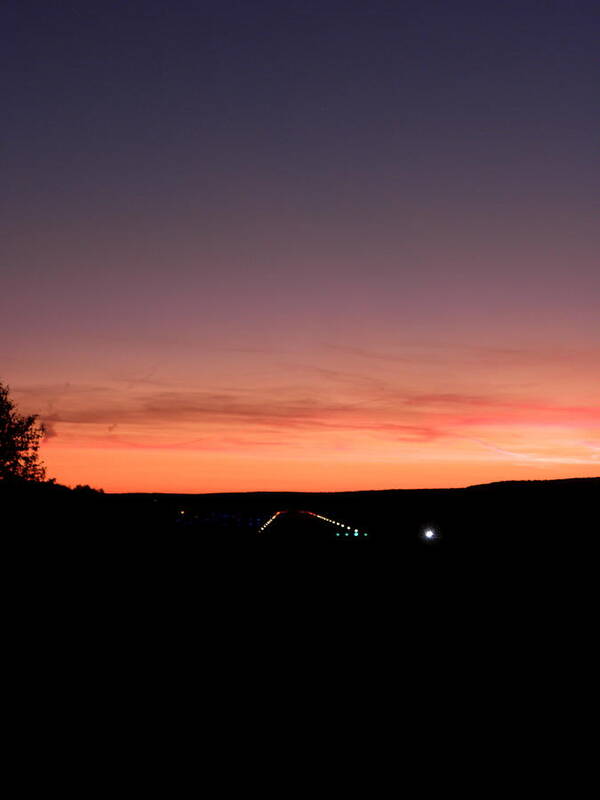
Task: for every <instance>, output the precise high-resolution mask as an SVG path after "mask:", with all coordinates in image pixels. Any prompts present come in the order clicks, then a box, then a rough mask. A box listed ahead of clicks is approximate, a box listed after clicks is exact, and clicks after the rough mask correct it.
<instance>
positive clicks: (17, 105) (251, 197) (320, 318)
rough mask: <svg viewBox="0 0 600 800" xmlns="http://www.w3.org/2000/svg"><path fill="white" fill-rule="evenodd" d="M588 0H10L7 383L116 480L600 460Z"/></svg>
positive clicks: (448, 481) (193, 485) (3, 166)
mask: <svg viewBox="0 0 600 800" xmlns="http://www.w3.org/2000/svg"><path fill="white" fill-rule="evenodd" d="M599 41H600V3H598V2H597V0H594V1H593V2H592V1H591V0H590V1H589V2H588V1H586V0H565V1H564V2H563V1H561V0H556V1H555V2H552V1H551V0H544V2H542V0H535V1H534V0H491V1H490V0H478V1H477V2H475V1H473V2H467V1H466V0H458V1H457V2H453V0H440V2H434V0H408V1H407V2H403V1H402V0H396V1H395V2H391V1H389V0H388V2H383V1H382V0H369V1H367V0H361V2H357V0H343V1H342V0H318V1H314V0H304V1H303V2H296V1H295V0H294V1H292V0H243V1H242V0H238V1H237V2H233V0H186V1H185V2H184V0H164V1H163V2H159V0H119V1H118V2H117V1H116V0H86V1H85V2H83V1H81V0H80V1H79V2H58V1H55V0H40V1H39V2H36V1H34V0H32V1H31V2H28V0H5V1H4V2H3V3H2V10H1V11H0V86H1V97H2V125H1V126H0V141H1V147H0V175H1V181H0V218H1V221H2V225H1V234H2V235H1V238H0V273H1V279H0V381H2V382H3V383H6V384H8V385H9V386H10V389H11V393H12V395H13V397H14V399H15V400H16V401H17V403H18V405H19V407H20V409H21V410H22V411H27V412H29V413H39V414H40V416H41V418H42V419H43V420H44V422H45V424H46V426H47V430H48V435H47V438H46V440H45V442H44V444H43V446H42V458H43V460H44V461H45V463H46V465H47V471H48V475H49V477H54V478H56V479H57V480H58V481H59V482H61V483H66V484H68V485H75V484H80V483H83V484H90V485H92V486H95V487H98V488H103V489H104V490H105V491H111V492H115V491H181V492H213V491H244V490H283V489H285V490H298V491H302V490H323V491H329V490H341V489H383V488H414V487H443V486H447V487H451V486H465V485H468V484H473V483H484V482H488V481H495V480H512V479H539V478H561V477H577V476H591V475H600V310H599V309H600V258H599V252H600V221H599V217H600V102H599V96H600V57H599V56H598V42H599Z"/></svg>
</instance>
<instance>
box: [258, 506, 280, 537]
mask: <svg viewBox="0 0 600 800" xmlns="http://www.w3.org/2000/svg"><path fill="white" fill-rule="evenodd" d="M280 514H281V511H276V512H275V513H274V514H273V516H272V517H271V519H268V520H267V521H266V522H265V524H264V525H263V526H262V527H261V528H259V529H258V532H259V533H262V532H263V531H264V530H265V528H268V527H269V525H270V524H271V523H272V522H273V521H274V520H276V519H277V517H278V516H279V515H280Z"/></svg>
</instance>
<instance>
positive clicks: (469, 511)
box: [0, 478, 600, 568]
mask: <svg viewBox="0 0 600 800" xmlns="http://www.w3.org/2000/svg"><path fill="white" fill-rule="evenodd" d="M599 501H600V478H582V479H572V480H559V481H527V482H506V483H496V484H487V485H480V486H472V487H468V488H465V489H425V490H389V491H372V492H340V493H320V494H308V493H247V494H212V495H161V494H146V495H144V494H138V495H135V494H132V495H105V494H103V493H100V492H95V491H93V490H91V489H89V488H79V489H76V490H70V489H67V488H66V487H62V486H58V485H54V484H49V483H48V484H23V483H21V484H18V483H17V484H12V485H9V484H6V483H4V484H0V503H1V506H2V519H3V523H4V533H5V541H8V542H16V541H18V542H19V543H20V545H21V546H25V547H31V548H32V550H33V551H35V552H40V547H41V548H42V549H44V548H48V550H49V553H58V552H59V551H60V550H61V548H62V547H63V546H64V547H65V548H66V550H67V552H68V557H69V558H74V557H80V558H83V559H85V560H87V561H88V562H89V563H90V564H94V563H99V562H101V561H102V560H104V559H109V560H110V561H111V563H114V562H115V561H123V562H124V561H125V560H126V559H127V558H137V559H139V561H140V563H141V562H142V561H143V560H144V559H151V560H152V559H154V560H155V561H156V562H157V564H158V563H159V562H160V561H161V559H162V560H163V563H166V562H167V561H169V559H172V560H173V563H174V564H175V565H176V564H177V563H178V562H181V563H182V564H183V562H188V561H189V560H190V559H191V560H192V561H193V563H194V564H196V565H200V564H204V562H205V561H206V559H207V558H208V559H210V558H211V557H212V556H215V557H216V556H218V555H220V556H222V557H224V558H226V559H227V558H229V559H233V560H235V559H236V558H241V557H244V558H245V557H251V558H256V557H259V558H260V559H261V560H262V561H265V560H270V559H275V561H277V560H278V559H287V560H288V561H289V560H290V559H294V558H298V559H302V558H308V559H310V560H315V559H316V560H318V559H329V558H332V559H333V560H334V561H344V560H345V561H348V560H351V561H354V562H355V563H357V564H358V563H363V564H364V563H366V562H369V561H371V562H373V563H379V564H380V565H381V566H384V565H389V564H390V563H392V564H394V565H400V564H402V565H403V567H402V568H406V567H407V565H408V566H410V565H413V564H416V563H424V564H427V565H433V564H436V563H450V562H453V563H454V564H465V563H469V564H472V565H485V564H495V563H497V564H503V565H517V564H518V563H519V562H520V561H521V560H524V559H529V560H531V559H535V560H538V561H540V562H541V561H543V560H544V558H547V557H550V556H551V557H553V558H554V559H558V560H559V561H570V562H574V563H576V562H578V561H579V560H582V561H585V560H586V559H589V558H590V554H591V553H592V552H593V550H594V547H595V542H596V539H597V537H598V535H599V533H600V523H599V509H600V504H599Z"/></svg>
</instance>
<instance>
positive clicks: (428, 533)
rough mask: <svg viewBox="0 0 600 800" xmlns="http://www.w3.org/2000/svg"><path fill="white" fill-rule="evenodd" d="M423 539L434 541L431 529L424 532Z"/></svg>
mask: <svg viewBox="0 0 600 800" xmlns="http://www.w3.org/2000/svg"><path fill="white" fill-rule="evenodd" d="M425 538H426V539H434V538H435V533H434V532H433V531H432V530H431V529H430V530H427V531H425Z"/></svg>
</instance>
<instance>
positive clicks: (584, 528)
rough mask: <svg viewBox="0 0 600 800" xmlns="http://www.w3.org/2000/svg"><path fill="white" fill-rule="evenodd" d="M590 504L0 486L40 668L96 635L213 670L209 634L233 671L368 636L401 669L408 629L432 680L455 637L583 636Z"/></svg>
mask: <svg viewBox="0 0 600 800" xmlns="http://www.w3.org/2000/svg"><path fill="white" fill-rule="evenodd" d="M599 499H600V478H590V479H577V480H564V481H547V482H527V483H501V484H491V485H484V486H474V487H470V488H466V489H454V490H423V491H383V492H356V493H339V494H269V493H265V494H238V495H231V494H230V495H180V496H173V495H112V496H111V495H103V494H101V493H97V492H93V491H91V490H87V489H80V490H69V489H66V488H64V487H59V486H53V485H19V486H17V485H13V486H7V485H2V486H0V504H1V508H2V533H3V536H2V549H3V560H2V564H3V577H4V587H5V589H7V592H6V596H7V598H8V606H7V611H8V618H9V619H10V620H13V621H14V624H15V626H16V628H17V629H18V632H19V636H21V637H23V641H24V642H25V641H26V642H37V643H38V644H39V643H40V642H42V643H43V648H42V649H43V651H44V653H46V654H47V655H46V656H44V658H46V657H48V654H50V655H51V654H52V653H55V652H59V651H61V652H62V651H63V650H65V651H68V652H72V651H73V650H75V651H77V652H78V653H79V651H80V649H81V648H82V647H83V643H85V648H87V650H86V652H88V651H89V653H91V655H90V656H89V657H90V658H93V659H98V658H101V656H102V654H101V652H100V653H99V651H98V647H97V643H98V642H99V641H100V642H108V643H109V649H110V651H111V652H115V648H116V649H117V650H118V651H119V652H120V651H121V649H122V650H123V652H126V651H131V650H132V649H138V643H139V642H140V640H141V639H143V640H144V641H145V643H146V644H145V645H144V647H146V648H147V647H149V646H150V645H148V643H151V646H152V647H154V643H156V642H160V646H158V645H156V646H157V647H158V650H157V652H156V653H153V654H152V655H151V656H149V658H150V660H151V661H153V662H154V660H156V659H158V660H159V661H160V662H161V663H163V662H164V661H165V659H168V658H170V653H171V652H173V648H175V652H178V653H179V656H178V659H179V660H178V662H177V663H178V664H179V665H181V664H184V663H187V660H189V659H192V661H193V659H194V658H196V657H197V654H198V652H201V653H203V654H204V655H203V659H206V658H208V657H209V656H210V657H211V658H214V657H215V654H216V653H217V652H220V650H218V649H217V650H215V645H214V644H210V642H211V641H212V642H214V641H215V637H216V639H218V640H219V641H222V645H219V647H221V646H222V647H224V648H226V649H229V650H231V649H235V648H238V649H239V653H238V654H237V655H236V656H235V658H233V659H230V661H229V662H228V665H227V668H228V669H229V668H231V669H235V670H237V671H238V673H239V670H240V669H245V667H246V665H247V664H253V665H257V664H262V662H261V658H262V656H261V655H260V654H261V653H262V652H263V651H264V652H266V651H270V652H271V653H272V654H273V651H275V656H274V657H275V661H274V662H273V663H275V664H276V663H278V661H277V659H280V658H281V655H280V654H279V655H278V653H279V650H280V647H281V642H282V641H283V640H284V639H285V640H287V641H288V647H292V649H293V648H294V647H295V644H294V643H296V642H297V641H301V640H304V641H305V642H306V641H307V640H309V641H310V642H312V644H311V645H310V648H309V649H310V650H311V652H313V653H314V650H315V647H316V645H315V644H314V643H315V641H318V642H319V645H318V647H319V648H321V647H322V648H323V650H324V651H326V650H328V649H331V648H334V649H335V648H336V647H337V646H338V645H337V644H336V642H338V641H339V638H340V636H341V633H340V632H341V631H345V641H346V645H345V646H346V647H348V646H349V645H348V643H352V642H356V647H357V648H359V649H360V650H361V652H362V653H363V656H362V658H365V657H367V656H368V654H369V653H371V652H372V648H373V647H374V646H375V645H374V644H373V642H374V641H376V642H377V643H378V644H377V648H378V649H381V647H382V646H383V645H385V647H386V648H387V647H389V648H390V653H392V651H393V653H395V655H394V656H393V659H396V658H400V657H401V660H402V663H403V664H404V665H406V664H407V663H408V664H410V663H412V660H413V659H414V658H415V652H416V651H415V650H414V639H412V638H411V631H413V632H415V631H417V632H418V634H416V635H418V637H419V638H420V639H421V640H423V639H424V640H425V644H427V642H429V647H431V646H432V643H437V644H436V645H435V648H434V649H437V650H439V651H440V653H439V654H438V655H436V656H435V659H434V661H433V662H432V663H431V664H430V665H429V668H430V669H433V668H434V667H436V665H437V664H438V661H439V660H440V659H441V660H445V662H444V663H446V661H447V659H450V660H452V659H453V658H456V657H457V652H458V650H457V644H456V642H457V636H458V631H460V630H461V629H462V630H463V631H464V630H465V629H467V630H468V646H469V648H470V649H475V650H476V651H478V649H479V647H480V644H479V643H480V640H481V639H482V638H485V637H487V638H488V641H489V642H490V646H492V645H493V646H494V647H495V646H496V645H495V644H494V643H496V642H497V641H499V640H501V639H502V638H503V637H504V638H506V637H507V636H508V637H509V638H510V640H511V641H513V642H514V641H518V642H519V645H518V648H521V647H524V646H525V645H527V646H528V647H532V646H534V643H535V642H536V641H537V638H536V637H539V635H540V631H549V632H550V633H551V635H552V637H553V641H554V639H555V637H556V631H557V630H559V629H560V630H562V631H565V630H568V631H578V634H577V636H578V637H583V638H582V640H587V639H588V638H589V637H590V636H591V633H592V630H593V625H592V622H590V616H591V615H593V614H594V613H595V612H594V610H595V608H596V607H597V558H596V553H597V547H596V540H597V538H598V535H599V534H600V525H599V523H598V516H599ZM277 512H280V513H277ZM270 519H272V522H270V523H269V524H268V525H267V526H266V527H264V526H265V524H266V523H267V522H268V521H269V520H270ZM261 528H262V530H261ZM427 531H431V532H432V534H433V535H432V536H431V537H429V538H428V537H427V536H426V532H427ZM338 534H339V535H338ZM507 620H508V622H507ZM594 624H595V623H594ZM58 630H62V631H63V633H62V634H61V635H60V636H58V634H57V631H58ZM502 630H504V631H505V632H504V633H502ZM517 632H518V639H517V638H516V636H517ZM411 641H413V644H412V645H411V644H410V642H411ZM590 641H591V639H590ZM223 642H224V644H223ZM365 642H367V644H366V643H365ZM368 642H370V644H368ZM441 642H446V644H445V645H443V647H442V644H441ZM464 642H465V640H464V634H463V646H465V645H464ZM241 643H244V644H241ZM527 643H528V644H527ZM36 646H37V645H36ZM107 646H108V645H107ZM511 646H512V647H513V650H514V645H511ZM420 647H421V645H420ZM100 649H101V648H100ZM305 649H306V646H305ZM317 649H318V648H317ZM442 650H443V653H442V652H441V651H442ZM182 651H185V652H184V653H183V655H182ZM188 651H189V652H188ZM144 652H145V651H144ZM419 652H420V651H419ZM194 654H195V655H194ZM365 654H366V655H365ZM272 657H273V655H272ZM297 657H298V654H297V653H295V654H294V655H293V659H297ZM356 657H358V656H357V655H356V654H355V655H354V656H352V659H353V660H352V663H353V664H354V663H355V661H354V659H355V658H356ZM369 657H370V656H369ZM78 658H79V656H78ZM290 658H291V656H290ZM386 658H388V659H389V658H391V655H388V656H386ZM497 658H498V654H495V655H494V660H495V661H496V660H497ZM94 663H95V662H94ZM190 663H192V662H190ZM193 663H195V662H193ZM203 663H204V662H203ZM349 663H350V662H349ZM394 663H396V661H394ZM265 666H268V668H269V669H272V665H265ZM236 680H237V679H236Z"/></svg>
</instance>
